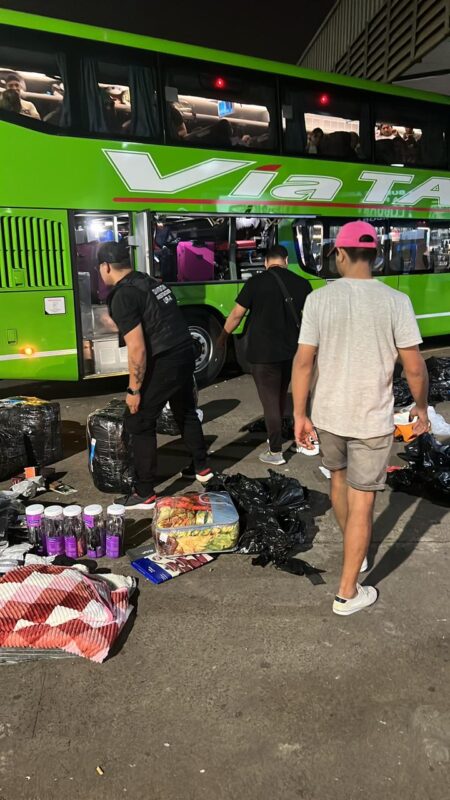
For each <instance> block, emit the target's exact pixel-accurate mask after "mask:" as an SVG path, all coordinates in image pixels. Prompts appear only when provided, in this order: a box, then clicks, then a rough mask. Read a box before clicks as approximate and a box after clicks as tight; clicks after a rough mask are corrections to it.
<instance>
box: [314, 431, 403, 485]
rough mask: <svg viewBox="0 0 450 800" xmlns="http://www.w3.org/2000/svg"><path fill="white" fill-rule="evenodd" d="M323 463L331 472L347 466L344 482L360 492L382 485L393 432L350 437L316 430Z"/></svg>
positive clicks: (384, 481) (384, 479)
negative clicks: (371, 437) (383, 434)
mask: <svg viewBox="0 0 450 800" xmlns="http://www.w3.org/2000/svg"><path fill="white" fill-rule="evenodd" d="M317 433H318V434H319V441H320V449H321V451H322V455H323V465H324V467H327V469H329V470H330V471H331V472H336V471H337V470H340V469H346V470H347V483H348V485H349V486H352V487H353V489H360V490H361V491H363V492H379V491H382V490H383V489H384V488H385V484H386V467H387V465H388V463H389V456H390V454H391V448H392V443H393V437H392V433H389V434H388V435H387V436H376V437H375V438H374V439H352V438H351V437H349V436H338V435H337V434H335V433H329V432H328V431H324V430H317Z"/></svg>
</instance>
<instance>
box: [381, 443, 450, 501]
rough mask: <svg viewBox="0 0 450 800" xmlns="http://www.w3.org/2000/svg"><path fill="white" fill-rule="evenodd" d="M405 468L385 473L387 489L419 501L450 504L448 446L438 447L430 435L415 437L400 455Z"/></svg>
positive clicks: (449, 458)
mask: <svg viewBox="0 0 450 800" xmlns="http://www.w3.org/2000/svg"><path fill="white" fill-rule="evenodd" d="M399 456H400V458H402V459H403V460H404V461H406V462H407V465H408V466H407V467H405V468H403V469H396V470H394V471H392V470H388V476H387V482H388V485H389V486H390V487H391V488H392V489H394V490H396V491H402V492H407V493H408V494H413V495H417V496H419V497H423V496H427V497H429V498H430V499H432V500H436V501H444V502H449V503H450V445H449V444H440V442H438V441H436V439H435V438H434V436H433V435H432V434H431V433H424V434H423V435H422V436H418V437H417V439H415V440H414V441H413V442H411V443H410V444H407V445H406V447H405V451H404V452H403V453H400V454H399Z"/></svg>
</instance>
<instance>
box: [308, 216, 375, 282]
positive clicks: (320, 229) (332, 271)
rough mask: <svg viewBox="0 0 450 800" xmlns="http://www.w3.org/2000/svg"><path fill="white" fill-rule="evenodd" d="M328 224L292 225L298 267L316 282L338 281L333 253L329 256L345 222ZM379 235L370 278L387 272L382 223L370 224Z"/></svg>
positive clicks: (325, 222)
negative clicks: (309, 274)
mask: <svg viewBox="0 0 450 800" xmlns="http://www.w3.org/2000/svg"><path fill="white" fill-rule="evenodd" d="M346 221H348V220H345V221H344V220H342V222H336V223H328V222H327V221H326V220H320V221H314V222H311V223H309V222H308V223H307V222H298V223H297V224H296V225H295V228H294V233H295V241H296V249H297V256H298V259H299V264H300V266H301V267H303V269H305V270H306V272H310V273H311V274H312V275H316V276H317V277H319V278H329V279H331V278H339V272H338V270H337V267H336V253H335V251H333V252H332V253H330V250H331V248H332V247H333V245H334V243H335V240H336V236H337V234H338V231H339V229H340V228H341V227H342V225H343V224H344V222H346ZM372 224H373V226H374V228H375V229H376V231H377V234H378V253H377V258H376V260H375V264H374V265H373V268H372V273H373V275H383V274H385V271H386V260H385V250H386V242H387V238H388V234H387V229H386V226H385V224H384V223H383V221H381V220H378V221H372Z"/></svg>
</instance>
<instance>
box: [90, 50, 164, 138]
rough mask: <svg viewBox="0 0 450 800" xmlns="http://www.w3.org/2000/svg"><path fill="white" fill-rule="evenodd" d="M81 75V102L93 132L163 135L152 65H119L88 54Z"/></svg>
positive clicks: (124, 136) (135, 135)
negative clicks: (161, 133) (99, 59)
mask: <svg viewBox="0 0 450 800" xmlns="http://www.w3.org/2000/svg"><path fill="white" fill-rule="evenodd" d="M125 57H126V56H125ZM81 76H82V104H83V105H84V115H85V119H86V122H87V126H88V129H89V131H90V132H91V133H107V134H110V135H112V136H114V137H121V138H130V137H131V138H133V137H135V138H140V139H144V140H145V139H150V140H151V141H157V140H158V139H159V138H160V132H161V128H160V122H159V112H158V104H157V93H156V85H157V81H156V73H155V69H154V67H153V66H151V65H149V66H145V67H144V66H140V65H133V64H117V63H113V62H110V61H98V60H97V59H95V58H91V57H89V56H87V57H86V58H83V59H82V62H81Z"/></svg>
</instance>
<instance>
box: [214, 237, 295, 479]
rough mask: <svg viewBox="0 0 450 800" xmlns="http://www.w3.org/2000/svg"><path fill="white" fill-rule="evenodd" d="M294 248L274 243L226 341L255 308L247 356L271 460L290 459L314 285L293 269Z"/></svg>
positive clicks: (241, 299) (229, 324)
mask: <svg viewBox="0 0 450 800" xmlns="http://www.w3.org/2000/svg"><path fill="white" fill-rule="evenodd" d="M287 265H288V251H287V250H286V248H285V247H283V246H282V245H274V246H273V247H271V248H270V249H269V250H268V251H267V254H266V260H265V267H266V269H265V272H263V273H260V274H259V275H255V276H254V277H253V278H250V280H249V281H248V282H247V283H246V284H245V285H244V287H243V288H242V290H241V291H240V293H239V295H238V296H237V298H236V305H235V307H234V309H233V310H232V312H231V314H230V315H229V316H228V318H227V320H226V322H225V325H224V329H223V331H222V334H221V336H220V344H222V345H224V343H225V340H226V337H227V336H228V335H229V334H230V333H232V332H233V331H234V330H235V329H236V328H237V327H238V325H239V324H240V322H241V320H242V317H243V316H244V314H246V312H247V311H248V312H249V327H248V334H247V335H248V350H247V359H248V361H249V362H250V363H251V365H252V375H253V378H254V380H255V383H256V388H257V389H258V394H259V398H260V400H261V403H262V406H263V410H264V418H265V421H266V428H267V433H268V436H269V439H268V443H269V449H268V451H267V452H265V453H261V455H260V456H259V458H260V460H261V461H263V462H264V463H265V464H275V465H277V464H285V463H286V462H285V460H284V458H283V453H282V438H281V427H282V422H283V416H284V413H285V407H286V399H287V393H288V388H289V383H290V380H291V370H292V360H293V358H294V355H295V353H296V350H297V342H298V335H299V328H300V319H301V313H302V309H303V306H304V304H305V300H306V298H307V296H308V294H309V293H310V291H311V286H310V284H309V283H308V281H307V280H305V279H304V278H301V277H300V276H299V275H295V273H293V272H290V271H289V270H288V269H287Z"/></svg>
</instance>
